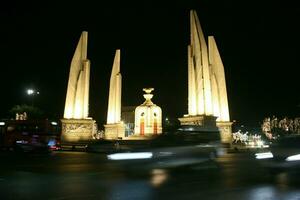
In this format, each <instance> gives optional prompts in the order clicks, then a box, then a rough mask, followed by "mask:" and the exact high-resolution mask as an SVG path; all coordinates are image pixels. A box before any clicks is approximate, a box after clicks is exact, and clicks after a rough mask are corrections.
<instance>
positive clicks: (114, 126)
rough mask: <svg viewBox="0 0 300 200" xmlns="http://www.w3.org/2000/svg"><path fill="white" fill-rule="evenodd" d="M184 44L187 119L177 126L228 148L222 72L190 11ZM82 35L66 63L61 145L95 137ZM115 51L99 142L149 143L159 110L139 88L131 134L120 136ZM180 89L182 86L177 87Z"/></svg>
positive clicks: (213, 49) (215, 50) (158, 129)
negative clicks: (211, 134)
mask: <svg viewBox="0 0 300 200" xmlns="http://www.w3.org/2000/svg"><path fill="white" fill-rule="evenodd" d="M190 31H191V32H190V35H191V38H190V44H189V45H188V114H186V115H184V116H183V117H181V118H179V121H180V124H181V125H182V126H196V127H198V128H199V130H203V131H211V130H213V131H214V130H219V131H220V136H221V141H222V142H223V143H230V142H231V138H232V131H231V125H232V122H230V117H229V108H228V100H227V91H226V81H225V72H224V66H223V63H222V60H221V57H220V54H219V51H218V48H217V45H216V42H215V39H214V37H213V36H209V37H208V46H207V44H206V41H205V37H204V34H203V32H202V29H201V25H200V21H199V19H198V16H197V14H196V11H194V10H191V11H190ZM87 38H88V33H87V32H85V31H84V32H82V34H81V37H80V39H79V42H78V45H77V47H76V50H75V53H74V56H73V59H72V61H71V66H70V73H69V82H68V88H67V95H66V102H65V110H64V117H63V119H62V120H61V122H62V136H61V139H62V142H88V141H90V140H92V139H93V135H94V134H95V133H97V124H96V121H95V120H93V119H92V118H91V117H89V113H88V111H89V82H90V61H89V60H88V59H87ZM120 56H121V54H120V50H116V53H115V58H114V62H113V66H112V71H111V77H110V83H109V97H108V109H107V121H106V124H105V125H104V129H105V130H104V139H107V140H117V139H122V140H131V139H137V138H138V139H149V138H151V136H153V135H157V134H161V133H162V132H163V130H162V110H161V108H160V107H159V106H157V105H155V104H154V103H153V102H152V101H151V98H152V97H153V94H151V92H152V91H153V90H154V88H144V92H145V93H146V94H144V98H145V99H146V100H145V102H144V103H143V104H142V105H140V106H137V107H136V109H135V112H134V113H135V117H134V118H135V120H134V131H133V133H132V135H127V134H125V127H126V126H125V124H124V122H123V121H122V120H121V119H122V116H121V109H122V105H121V96H122V75H121V71H120ZM183 84H184V83H183Z"/></svg>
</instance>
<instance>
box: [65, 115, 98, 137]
mask: <svg viewBox="0 0 300 200" xmlns="http://www.w3.org/2000/svg"><path fill="white" fill-rule="evenodd" d="M61 122H62V134H61V141H62V143H68V142H75V143H76V142H89V141H91V140H92V139H93V134H94V133H96V132H97V128H96V127H97V125H96V121H95V120H93V119H62V120H61Z"/></svg>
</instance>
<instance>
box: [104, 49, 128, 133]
mask: <svg viewBox="0 0 300 200" xmlns="http://www.w3.org/2000/svg"><path fill="white" fill-rule="evenodd" d="M120 54H121V53H120V50H119V49H118V50H116V54H115V58H114V63H113V67H112V71H111V76H110V84H109V97H108V109H107V122H106V125H104V128H105V138H106V139H120V138H122V139H124V138H125V125H124V123H123V122H122V121H121V96H122V75H121V72H120Z"/></svg>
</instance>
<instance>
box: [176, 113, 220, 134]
mask: <svg viewBox="0 0 300 200" xmlns="http://www.w3.org/2000/svg"><path fill="white" fill-rule="evenodd" d="M216 119H217V118H216V117H215V116H211V115H195V116H190V115H186V116H184V117H182V118H178V120H179V121H180V125H182V126H187V125H193V126H199V127H202V128H203V129H207V130H211V131H216V130H218V128H217V125H216Z"/></svg>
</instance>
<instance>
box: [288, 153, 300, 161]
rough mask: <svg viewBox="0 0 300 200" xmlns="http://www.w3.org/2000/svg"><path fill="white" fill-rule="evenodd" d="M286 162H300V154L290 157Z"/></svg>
mask: <svg viewBox="0 0 300 200" xmlns="http://www.w3.org/2000/svg"><path fill="white" fill-rule="evenodd" d="M285 160H286V161H297V160H300V154H297V155H293V156H289V157H287V158H286V159H285Z"/></svg>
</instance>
